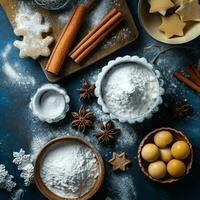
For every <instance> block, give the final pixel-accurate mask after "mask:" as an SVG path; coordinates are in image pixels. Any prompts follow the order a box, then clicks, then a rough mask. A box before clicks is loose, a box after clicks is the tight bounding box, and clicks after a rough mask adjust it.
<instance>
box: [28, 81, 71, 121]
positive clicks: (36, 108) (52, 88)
mask: <svg viewBox="0 0 200 200" xmlns="http://www.w3.org/2000/svg"><path fill="white" fill-rule="evenodd" d="M48 93H51V94H50V95H52V94H56V95H58V96H59V98H60V97H62V98H63V101H64V106H63V108H62V110H60V112H59V113H57V114H56V115H49V116H48V115H47V114H45V113H43V112H42V110H41V107H40V104H41V99H42V98H43V97H44V95H45V94H48ZM69 102H70V98H69V96H68V95H67V92H66V91H65V90H64V89H63V88H61V87H60V86H59V85H57V84H45V85H43V86H41V87H40V88H39V89H38V90H37V92H36V93H35V95H34V96H33V97H32V98H31V102H30V105H29V107H30V109H31V110H32V112H33V115H34V116H36V117H38V118H39V119H40V120H41V121H43V122H47V123H54V122H58V121H60V120H62V119H64V118H65V116H66V113H67V112H68V111H69ZM53 106H56V105H53Z"/></svg>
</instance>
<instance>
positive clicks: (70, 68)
mask: <svg viewBox="0 0 200 200" xmlns="http://www.w3.org/2000/svg"><path fill="white" fill-rule="evenodd" d="M102 1H105V2H106V1H110V5H109V9H108V11H109V10H111V9H112V8H113V7H116V8H117V9H118V10H120V11H122V13H123V14H124V18H125V19H124V22H123V23H121V24H120V25H119V26H118V27H117V28H116V29H115V30H114V31H113V33H112V34H111V35H109V36H108V37H107V38H106V39H105V41H104V42H103V43H102V44H101V45H99V46H98V47H97V48H96V49H95V50H94V51H93V52H92V53H91V54H90V55H89V56H88V57H87V58H85V60H84V61H83V63H81V65H78V64H76V63H74V62H73V61H72V60H71V59H70V58H68V57H66V61H65V63H64V64H63V67H62V70H61V72H60V75H59V76H56V75H53V74H51V73H48V72H47V71H45V69H44V68H45V66H46V64H47V61H48V58H45V57H40V58H39V59H38V62H39V63H40V65H41V67H42V69H43V71H44V73H45V75H46V77H47V79H48V80H49V81H50V82H56V81H59V80H61V79H63V78H65V77H67V76H70V75H71V74H74V73H75V72H77V71H80V70H82V69H84V68H87V67H89V66H90V65H92V64H94V63H95V62H97V61H99V60H100V59H102V58H104V57H106V56H108V55H110V54H112V53H113V52H115V51H117V50H119V49H121V48H122V47H124V46H126V45H127V44H129V43H131V42H133V41H134V40H136V38H137V37H138V31H137V28H136V26H135V22H134V20H133V17H132V14H131V12H130V10H129V8H128V6H127V3H126V0H115V1H113V0H102ZM97 2H98V3H99V1H97ZM113 2H114V3H113ZM22 3H23V4H26V6H28V7H30V8H31V10H33V11H37V12H39V13H41V14H42V15H43V16H46V17H47V19H48V21H49V22H50V23H51V26H52V30H53V31H52V36H53V37H54V38H55V41H56V40H57V38H58V37H59V35H60V33H61V31H62V28H63V26H64V23H63V22H62V21H63V20H61V18H62V19H63V18H64V17H65V12H66V18H67V13H68V12H69V10H65V11H62V12H55V11H48V10H45V9H42V8H40V7H38V6H36V5H35V4H34V3H30V1H27V0H26V1H23V2H22V0H21V1H20V0H0V4H1V6H2V7H3V9H4V11H5V13H6V15H7V16H8V19H9V21H10V23H11V25H12V26H13V28H15V26H16V24H15V16H16V13H17V11H18V9H19V6H20V5H21V4H22ZM97 6H98V4H97ZM93 9H94V10H93V13H94V17H95V12H94V11H95V7H94V8H93ZM90 12H92V10H91V11H90ZM102 12H103V11H102ZM92 17H93V16H92V15H91V13H88V16H86V19H85V21H84V23H83V25H82V28H81V30H80V31H79V34H78V36H77V39H76V41H75V44H76V43H78V42H79V41H80V39H81V38H82V37H83V36H84V35H85V34H87V33H88V32H89V29H91V27H89V26H88V21H89V20H91V19H89V18H92ZM64 20H65V18H64ZM66 20H67V19H66Z"/></svg>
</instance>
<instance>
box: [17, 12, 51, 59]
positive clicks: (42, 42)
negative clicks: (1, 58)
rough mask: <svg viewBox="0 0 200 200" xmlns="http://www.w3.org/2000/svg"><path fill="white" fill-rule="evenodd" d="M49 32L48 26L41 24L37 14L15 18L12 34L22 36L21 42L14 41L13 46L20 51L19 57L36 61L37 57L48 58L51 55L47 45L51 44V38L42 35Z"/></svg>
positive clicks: (40, 18) (40, 17)
mask: <svg viewBox="0 0 200 200" xmlns="http://www.w3.org/2000/svg"><path fill="white" fill-rule="evenodd" d="M49 31H50V26H49V24H47V23H46V24H44V23H42V16H41V15H40V14H39V13H35V14H33V15H30V14H29V15H25V14H20V15H19V16H17V17H16V28H15V29H14V33H15V34H16V35H17V36H23V40H22V41H20V40H16V41H15V42H14V46H16V47H17V48H19V49H20V54H19V55H20V57H21V58H24V57H31V58H33V59H37V58H38V57H39V56H46V57H47V56H49V55H50V53H51V51H50V49H49V45H50V44H51V43H52V42H53V37H51V36H47V37H43V35H42V34H43V33H47V32H49Z"/></svg>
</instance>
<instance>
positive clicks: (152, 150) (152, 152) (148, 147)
mask: <svg viewBox="0 0 200 200" xmlns="http://www.w3.org/2000/svg"><path fill="white" fill-rule="evenodd" d="M141 155H142V158H143V159H144V160H146V161H147V162H153V161H156V160H157V159H158V158H159V156H160V151H159V148H158V147H157V146H156V145H155V144H152V143H149V144H145V145H144V147H143V148H142V153H141Z"/></svg>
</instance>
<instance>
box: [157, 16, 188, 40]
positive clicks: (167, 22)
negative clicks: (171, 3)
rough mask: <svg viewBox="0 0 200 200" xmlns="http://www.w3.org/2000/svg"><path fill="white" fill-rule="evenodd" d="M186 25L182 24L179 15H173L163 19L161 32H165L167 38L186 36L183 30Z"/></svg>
mask: <svg viewBox="0 0 200 200" xmlns="http://www.w3.org/2000/svg"><path fill="white" fill-rule="evenodd" d="M185 25H186V23H184V22H182V21H181V19H180V17H179V16H178V15H177V14H173V15H170V16H168V17H162V24H161V25H160V27H159V30H160V31H162V32H164V33H165V35H166V36H167V38H171V37H173V36H184V32H183V29H184V27H185Z"/></svg>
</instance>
